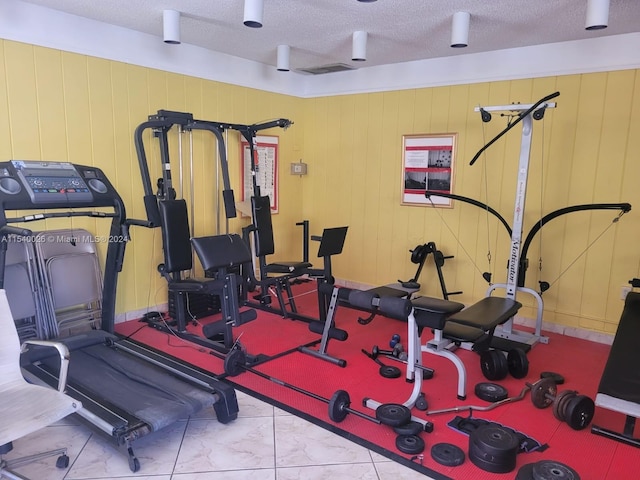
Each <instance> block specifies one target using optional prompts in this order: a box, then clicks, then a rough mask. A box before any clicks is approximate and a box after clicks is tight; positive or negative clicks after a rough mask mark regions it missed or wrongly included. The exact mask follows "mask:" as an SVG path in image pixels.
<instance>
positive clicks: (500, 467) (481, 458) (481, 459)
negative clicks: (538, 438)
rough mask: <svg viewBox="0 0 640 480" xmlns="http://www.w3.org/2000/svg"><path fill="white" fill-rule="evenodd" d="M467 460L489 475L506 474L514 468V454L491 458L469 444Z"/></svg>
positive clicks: (475, 446)
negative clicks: (489, 473)
mask: <svg viewBox="0 0 640 480" xmlns="http://www.w3.org/2000/svg"><path fill="white" fill-rule="evenodd" d="M469 460H471V463H473V464H474V465H475V466H476V467H478V468H481V469H482V470H485V471H487V472H491V473H508V472H511V471H513V470H514V469H515V468H516V452H509V453H508V454H504V455H501V456H492V455H490V454H488V453H486V452H484V451H482V449H481V448H480V447H478V446H477V445H474V444H469Z"/></svg>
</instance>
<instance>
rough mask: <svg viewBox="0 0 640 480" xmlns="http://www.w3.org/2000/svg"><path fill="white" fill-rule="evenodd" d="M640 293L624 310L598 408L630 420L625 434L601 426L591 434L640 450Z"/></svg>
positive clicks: (600, 388) (631, 297)
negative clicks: (637, 434) (639, 433)
mask: <svg viewBox="0 0 640 480" xmlns="http://www.w3.org/2000/svg"><path fill="white" fill-rule="evenodd" d="M638 339H640V293H637V292H630V293H628V294H627V298H626V300H625V304H624V310H623V311H622V316H621V318H620V323H619V324H618V329H617V331H616V336H615V338H614V339H613V344H612V345H611V350H610V352H609V358H608V359H607V363H606V365H605V367H604V371H603V373H602V378H601V379H600V385H599V386H598V393H597V395H596V400H595V404H596V406H597V407H601V408H606V409H608V410H612V411H614V412H618V413H622V414H623V415H625V416H626V420H625V424H624V429H623V431H622V432H615V431H612V430H608V429H606V428H602V427H599V426H597V425H592V426H591V432H592V433H595V434H597V435H602V436H604V437H607V438H611V439H613V440H616V441H618V442H622V443H626V444H627V445H631V446H633V447H640V438H634V436H633V432H634V428H635V425H636V419H637V418H640V390H638V385H639V384H640V370H638V363H639V362H640V351H639V350H638Z"/></svg>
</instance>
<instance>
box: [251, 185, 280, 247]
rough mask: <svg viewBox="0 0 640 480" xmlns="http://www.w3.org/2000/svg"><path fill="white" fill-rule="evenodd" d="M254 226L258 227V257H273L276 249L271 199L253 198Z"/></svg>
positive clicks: (256, 242) (256, 235)
mask: <svg viewBox="0 0 640 480" xmlns="http://www.w3.org/2000/svg"><path fill="white" fill-rule="evenodd" d="M251 212H252V215H253V224H254V225H255V227H256V229H257V230H256V232H255V237H254V238H255V245H254V246H255V249H256V256H258V257H264V256H266V255H273V253H274V252H275V251H276V247H275V245H274V242H273V225H272V224H271V202H270V201H269V197H268V196H266V197H251Z"/></svg>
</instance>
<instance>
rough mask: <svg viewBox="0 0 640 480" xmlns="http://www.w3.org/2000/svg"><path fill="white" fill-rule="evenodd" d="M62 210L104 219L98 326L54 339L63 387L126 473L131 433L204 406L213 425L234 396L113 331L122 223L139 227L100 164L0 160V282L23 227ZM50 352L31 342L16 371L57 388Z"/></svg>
mask: <svg viewBox="0 0 640 480" xmlns="http://www.w3.org/2000/svg"><path fill="white" fill-rule="evenodd" d="M9 212H13V215H15V216H8V213H9ZM25 213H26V214H25ZM60 217H91V218H103V219H105V220H109V219H110V220H111V226H110V230H109V234H108V237H106V238H104V241H105V242H107V243H108V246H107V255H106V260H105V265H104V281H103V286H102V319H101V325H100V327H101V328H99V329H98V328H95V327H94V328H91V327H90V326H87V329H86V331H81V332H79V333H74V334H73V335H69V336H66V337H64V338H56V340H57V341H60V342H63V343H64V344H66V345H67V347H68V348H69V350H70V352H71V360H70V362H69V371H68V378H67V389H66V393H67V394H68V395H70V396H71V397H73V398H75V399H77V400H79V401H80V402H82V405H83V408H82V409H81V410H79V411H78V415H80V416H81V417H82V418H83V419H84V420H86V421H87V422H88V423H89V424H91V425H92V426H94V427H96V428H97V429H98V430H100V431H101V432H103V433H104V434H106V435H107V436H109V437H110V438H111V439H112V440H113V441H114V442H115V444H116V445H118V446H123V447H125V449H126V452H127V455H128V461H129V467H130V469H131V471H133V472H137V471H138V470H139V469H140V462H139V460H138V458H137V457H136V456H135V454H134V451H133V446H132V443H133V441H134V440H135V439H137V438H140V437H142V436H145V435H148V434H150V433H153V432H155V431H158V430H160V429H162V428H164V427H166V426H168V425H171V424H172V423H174V422H175V421H177V420H180V419H184V418H186V417H187V416H189V415H192V414H194V413H196V412H198V411H199V410H201V409H202V408H205V407H209V406H213V408H214V410H215V413H216V415H217V418H218V421H220V422H221V423H229V422H231V421H233V420H235V419H236V418H237V416H238V402H237V398H236V394H235V390H234V389H233V388H232V387H230V386H229V385H227V384H225V383H223V382H222V381H220V380H218V379H217V378H215V377H214V376H212V375H211V374H209V373H207V372H206V371H204V370H202V369H199V368H197V367H194V366H193V365H190V364H188V363H185V362H183V361H181V360H178V359H176V358H174V357H170V356H168V355H166V354H163V353H160V352H158V351H156V350H153V349H151V348H149V347H146V346H144V345H142V344H139V343H137V342H135V341H133V340H131V339H128V338H126V337H124V336H122V335H118V334H116V333H115V332H114V323H115V299H116V287H117V280H118V274H119V272H120V271H121V270H122V263H123V259H124V251H125V247H126V243H127V241H128V240H129V226H130V225H143V226H147V225H144V222H142V221H139V220H128V219H127V218H126V211H125V207H124V204H123V202H122V199H121V198H120V195H119V194H118V193H117V191H116V190H115V188H114V187H113V185H112V184H111V183H110V182H109V180H108V179H107V177H106V176H105V174H104V173H103V172H102V171H101V170H100V169H98V168H96V167H90V166H83V165H76V164H72V163H67V162H41V161H27V160H11V161H6V162H0V288H4V281H5V265H6V260H7V245H8V243H9V242H11V241H15V242H33V241H35V240H34V239H35V238H37V237H34V236H33V232H32V231H31V230H29V229H28V228H24V227H23V226H22V225H24V224H28V223H30V222H41V221H43V220H46V219H48V218H60ZM12 224H21V226H19V227H18V226H14V225H12ZM65 238H66V237H65ZM50 241H56V239H55V238H53V239H50ZM59 241H69V240H68V239H66V240H59ZM69 276H70V277H69V282H70V288H73V282H74V281H75V282H78V281H82V280H81V279H74V278H73V271H72V269H70V271H69ZM34 291H35V290H34ZM10 301H11V299H10ZM18 301H19V300H18ZM50 350H51V349H46V348H43V347H35V348H30V349H29V350H28V351H27V352H25V353H24V354H23V356H22V368H23V374H24V376H25V378H26V379H27V380H28V381H30V382H33V383H38V384H41V385H50V386H52V387H53V388H55V386H56V385H57V383H58V374H59V369H58V363H59V360H58V358H54V355H55V356H56V357H57V355H58V354H57V353H54V354H53V355H52V352H51V351H50Z"/></svg>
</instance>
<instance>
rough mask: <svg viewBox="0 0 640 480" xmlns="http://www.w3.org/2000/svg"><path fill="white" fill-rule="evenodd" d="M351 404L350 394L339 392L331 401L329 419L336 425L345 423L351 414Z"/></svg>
mask: <svg viewBox="0 0 640 480" xmlns="http://www.w3.org/2000/svg"><path fill="white" fill-rule="evenodd" d="M350 404H351V398H350V397H349V393H348V392H346V391H344V390H338V391H336V393H334V394H333V395H332V396H331V399H330V400H329V418H330V419H331V420H333V421H334V422H336V423H340V422H341V421H343V420H344V419H345V418H346V416H347V415H348V414H349V412H348V411H347V407H348V406H349V405H350Z"/></svg>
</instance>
